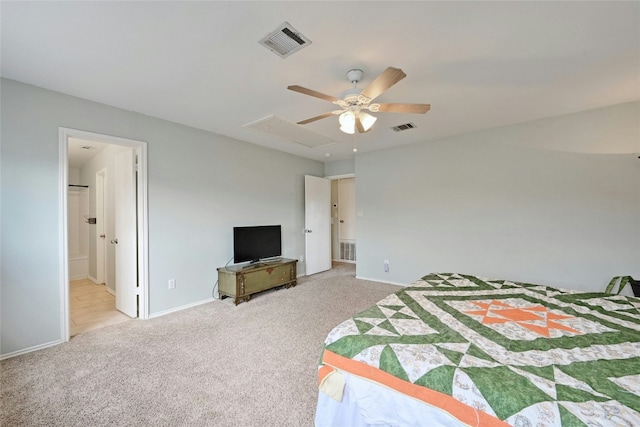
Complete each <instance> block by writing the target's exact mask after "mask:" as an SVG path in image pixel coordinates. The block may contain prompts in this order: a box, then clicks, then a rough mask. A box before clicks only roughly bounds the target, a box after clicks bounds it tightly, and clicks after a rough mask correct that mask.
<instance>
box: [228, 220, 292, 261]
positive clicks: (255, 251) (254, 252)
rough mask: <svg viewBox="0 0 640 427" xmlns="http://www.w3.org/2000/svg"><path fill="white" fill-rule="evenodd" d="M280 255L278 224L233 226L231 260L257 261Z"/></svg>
mask: <svg viewBox="0 0 640 427" xmlns="http://www.w3.org/2000/svg"><path fill="white" fill-rule="evenodd" d="M280 255H282V232H281V229H280V226H279V225H259V226H251V227H233V262H235V263H241V262H246V261H250V262H258V261H260V260H261V259H264V258H273V257H278V256H280Z"/></svg>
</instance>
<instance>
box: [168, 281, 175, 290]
mask: <svg viewBox="0 0 640 427" xmlns="http://www.w3.org/2000/svg"><path fill="white" fill-rule="evenodd" d="M175 288H176V279H170V280H169V289H175Z"/></svg>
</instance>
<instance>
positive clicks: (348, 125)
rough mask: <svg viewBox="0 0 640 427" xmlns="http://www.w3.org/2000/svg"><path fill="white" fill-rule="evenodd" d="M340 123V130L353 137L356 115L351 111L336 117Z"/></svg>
mask: <svg viewBox="0 0 640 427" xmlns="http://www.w3.org/2000/svg"><path fill="white" fill-rule="evenodd" d="M338 121H339V122H340V130H341V131H342V132H344V133H348V134H350V135H353V134H354V133H355V131H356V115H355V113H354V112H353V111H351V110H349V111H345V112H344V113H342V114H340V117H338Z"/></svg>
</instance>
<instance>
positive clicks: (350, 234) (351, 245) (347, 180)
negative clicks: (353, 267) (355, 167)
mask: <svg viewBox="0 0 640 427" xmlns="http://www.w3.org/2000/svg"><path fill="white" fill-rule="evenodd" d="M331 258H332V259H333V261H334V262H346V263H353V264H355V263H356V184H355V177H353V176H347V177H340V178H335V179H332V180H331Z"/></svg>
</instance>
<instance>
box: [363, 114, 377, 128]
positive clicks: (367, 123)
mask: <svg viewBox="0 0 640 427" xmlns="http://www.w3.org/2000/svg"><path fill="white" fill-rule="evenodd" d="M376 120H378V118H377V117H374V116H372V115H371V114H369V113H365V112H364V111H361V112H360V123H362V127H363V128H364V131H365V132H366V131H368V130H369V129H371V126H373V124H374V123H375V122H376Z"/></svg>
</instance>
